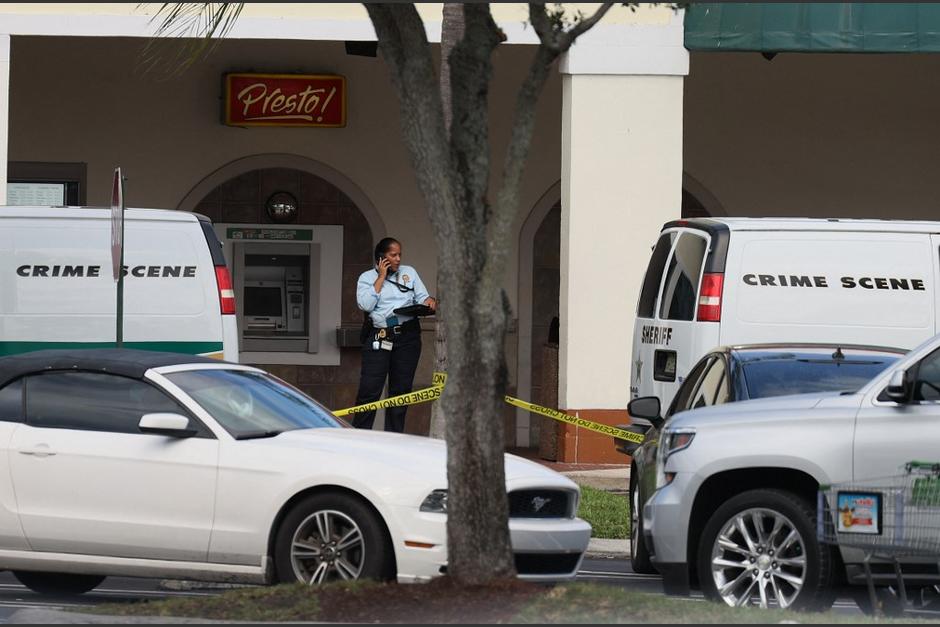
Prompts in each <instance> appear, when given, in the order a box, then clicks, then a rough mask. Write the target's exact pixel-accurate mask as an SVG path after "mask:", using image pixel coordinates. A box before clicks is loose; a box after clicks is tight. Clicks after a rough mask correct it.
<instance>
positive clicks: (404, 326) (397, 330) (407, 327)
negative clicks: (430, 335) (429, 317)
mask: <svg viewBox="0 0 940 627" xmlns="http://www.w3.org/2000/svg"><path fill="white" fill-rule="evenodd" d="M420 329H421V325H419V324H418V319H417V318H412V319H411V320H408V321H406V322H402V323H401V324H396V325H395V326H391V327H388V332H389V333H391V334H392V335H393V336H395V335H401V334H402V333H404V332H405V331H413V330H420Z"/></svg>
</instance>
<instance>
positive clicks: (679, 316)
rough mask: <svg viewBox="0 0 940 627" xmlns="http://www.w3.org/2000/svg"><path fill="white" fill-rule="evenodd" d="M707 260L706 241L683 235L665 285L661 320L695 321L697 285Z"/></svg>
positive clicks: (671, 261) (694, 236)
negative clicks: (703, 264)
mask: <svg viewBox="0 0 940 627" xmlns="http://www.w3.org/2000/svg"><path fill="white" fill-rule="evenodd" d="M704 260H705V238H703V237H699V236H698V235H694V234H692V233H683V234H682V236H681V237H680V238H679V242H678V243H677V244H676V248H675V253H673V255H672V259H670V260H669V272H668V273H667V274H666V282H665V284H664V285H663V297H662V301H661V304H660V307H659V317H660V318H666V319H668V320H692V319H694V318H695V306H696V304H697V292H698V282H699V278H700V276H701V274H702V263H703V262H704Z"/></svg>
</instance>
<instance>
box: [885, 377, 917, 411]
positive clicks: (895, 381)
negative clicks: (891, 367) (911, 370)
mask: <svg viewBox="0 0 940 627" xmlns="http://www.w3.org/2000/svg"><path fill="white" fill-rule="evenodd" d="M885 396H887V397H888V398H889V399H890V400H892V401H894V402H895V403H908V402H910V400H911V386H910V382H909V381H908V380H907V371H906V370H895V371H894V372H893V373H891V379H890V380H889V381H888V387H886V388H885Z"/></svg>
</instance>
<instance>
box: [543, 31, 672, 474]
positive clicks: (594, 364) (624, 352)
mask: <svg viewBox="0 0 940 627" xmlns="http://www.w3.org/2000/svg"><path fill="white" fill-rule="evenodd" d="M597 28H600V26H598V27H597ZM592 33H593V31H590V32H589V33H588V34H587V35H591V34H592ZM682 37H683V29H682V15H681V13H680V14H678V15H674V16H673V15H670V16H669V17H668V18H667V19H664V20H663V21H662V22H661V23H659V24H649V23H646V24H638V25H633V26H631V25H618V26H617V27H616V28H614V27H608V29H607V30H604V31H601V32H599V33H598V34H597V36H596V37H595V38H594V39H589V38H587V36H586V37H585V39H584V40H583V41H582V40H579V41H578V42H577V43H576V44H575V46H574V47H573V48H572V49H571V51H570V52H569V53H568V55H567V58H566V59H564V60H563V62H562V64H561V71H562V73H563V74H564V76H563V99H564V102H563V109H562V175H561V181H562V183H561V187H562V201H561V286H560V301H561V302H560V303H559V306H560V318H561V319H560V338H559V339H560V347H559V350H560V352H559V370H560V372H559V404H560V405H561V407H563V408H564V409H566V410H568V411H569V413H575V412H577V413H578V415H580V416H581V417H583V418H587V419H589V420H594V421H597V422H603V423H606V424H617V423H623V422H628V419H627V415H626V406H627V402H628V401H629V387H630V365H629V364H630V354H631V344H632V333H633V320H634V315H635V311H636V299H637V295H638V294H639V291H640V284H641V282H642V279H643V274H644V271H645V269H646V264H647V261H648V260H649V256H650V246H651V244H652V243H654V242H655V240H656V236H657V233H658V232H659V230H660V228H661V226H662V224H663V223H664V222H667V221H669V220H673V219H676V218H678V217H679V216H680V205H681V197H682V98H683V80H684V78H683V77H684V76H685V75H686V74H687V73H688V52H687V51H686V50H685V48H684V47H683V40H682ZM565 429H566V434H565V438H564V442H561V441H560V442H559V444H560V449H561V450H562V455H563V458H560V461H609V462H618V461H619V462H620V463H623V462H624V461H625V459H626V458H624V457H623V456H622V455H620V454H618V453H616V452H615V451H614V448H613V444H612V442H611V438H610V437H609V436H603V435H601V434H597V433H593V432H590V431H585V430H583V429H576V428H574V427H565Z"/></svg>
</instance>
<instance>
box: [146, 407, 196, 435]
mask: <svg viewBox="0 0 940 627" xmlns="http://www.w3.org/2000/svg"><path fill="white" fill-rule="evenodd" d="M137 428H138V429H140V432H141V433H153V434H156V435H166V436H170V437H171V438H191V437H192V436H194V435H196V430H195V429H193V428H191V427H190V426H189V418H187V417H186V416H182V415H180V414H170V413H156V414H144V415H143V416H141V418H140V422H139V423H137Z"/></svg>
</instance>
